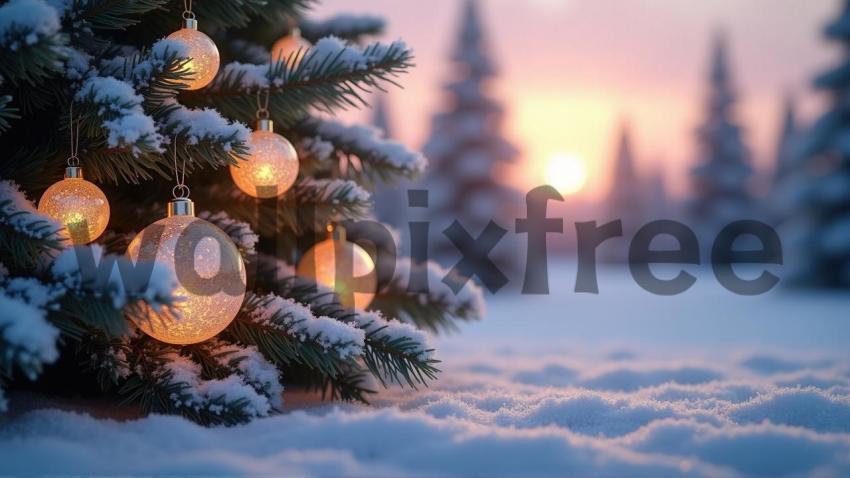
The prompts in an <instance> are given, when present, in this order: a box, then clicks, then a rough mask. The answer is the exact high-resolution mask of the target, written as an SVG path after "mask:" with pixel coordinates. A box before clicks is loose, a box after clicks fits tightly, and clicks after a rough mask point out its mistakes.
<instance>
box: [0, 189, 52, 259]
mask: <svg viewBox="0 0 850 478" xmlns="http://www.w3.org/2000/svg"><path fill="white" fill-rule="evenodd" d="M59 230H60V226H59V224H57V223H55V222H53V221H51V220H49V219H48V218H46V217H44V216H41V215H39V214H38V212H37V211H36V209H35V206H34V205H33V204H32V203H31V202H29V201H28V200H27V199H26V197H25V196H24V194H23V193H22V192H21V191H20V189H19V188H18V186H17V185H16V184H15V183H12V182H10V181H0V262H2V263H3V264H4V265H5V266H6V267H8V268H10V269H11V271H12V272H13V273H17V274H32V273H33V272H34V271H36V270H39V269H40V268H41V265H42V260H43V258H44V257H46V256H49V255H50V254H54V253H56V252H57V251H59V250H60V249H61V248H62V247H63V239H62V238H61V237H60V235H59Z"/></svg>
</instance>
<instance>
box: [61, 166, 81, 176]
mask: <svg viewBox="0 0 850 478" xmlns="http://www.w3.org/2000/svg"><path fill="white" fill-rule="evenodd" d="M65 179H83V168H81V167H79V166H68V167H67V168H65Z"/></svg>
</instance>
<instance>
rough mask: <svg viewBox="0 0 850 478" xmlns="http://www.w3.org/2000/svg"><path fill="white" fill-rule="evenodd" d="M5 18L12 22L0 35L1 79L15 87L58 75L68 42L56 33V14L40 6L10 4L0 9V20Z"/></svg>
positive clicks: (57, 20) (57, 17)
mask: <svg viewBox="0 0 850 478" xmlns="http://www.w3.org/2000/svg"><path fill="white" fill-rule="evenodd" d="M7 16H8V18H11V19H12V21H11V22H10V24H9V25H8V27H7V28H5V29H4V30H3V31H2V32H0V77H2V78H4V79H5V80H8V81H9V82H10V83H11V84H12V85H13V86H14V87H18V86H21V85H23V84H28V85H31V86H38V85H40V84H41V83H42V82H44V81H45V80H47V79H48V78H51V77H53V76H58V75H61V73H62V69H61V65H62V62H61V60H62V59H63V53H62V48H63V47H64V46H65V45H66V44H67V43H68V38H67V36H66V35H65V34H63V33H60V32H59V29H60V26H61V25H60V22H59V15H58V13H57V12H56V10H55V9H54V8H53V7H51V6H49V5H47V4H46V3H43V2H40V3H27V2H11V3H6V4H5V5H2V6H0V17H7ZM15 20H18V21H19V22H20V23H15Z"/></svg>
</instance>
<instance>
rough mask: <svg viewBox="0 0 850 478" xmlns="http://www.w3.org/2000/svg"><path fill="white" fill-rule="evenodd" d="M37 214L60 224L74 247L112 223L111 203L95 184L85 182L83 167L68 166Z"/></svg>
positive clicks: (39, 204) (47, 191)
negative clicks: (110, 221) (62, 177)
mask: <svg viewBox="0 0 850 478" xmlns="http://www.w3.org/2000/svg"><path fill="white" fill-rule="evenodd" d="M38 212H39V213H40V214H43V215H45V216H47V217H50V218H52V219H54V220H56V221H58V222H59V223H61V224H62V225H63V226H64V227H65V229H64V230H63V233H64V234H67V237H68V238H69V239H70V240H71V242H72V243H73V244H87V243H89V242H92V241H94V240H95V239H97V238H98V237H99V236H100V235H101V234H103V231H105V230H106V225H107V224H108V223H109V201H107V200H106V195H104V194H103V191H101V190H100V188H99V187H97V186H96V185H95V184H94V183H91V182H89V181H86V180H85V179H83V168H81V167H79V166H68V167H67V168H65V179H63V180H61V181H59V182H58V183H55V184H53V185H52V186H50V187H49V188H47V190H46V191H44V194H42V195H41V199H40V200H39V201H38Z"/></svg>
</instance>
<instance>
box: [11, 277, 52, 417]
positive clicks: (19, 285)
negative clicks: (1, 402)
mask: <svg viewBox="0 0 850 478" xmlns="http://www.w3.org/2000/svg"><path fill="white" fill-rule="evenodd" d="M0 269H2V270H0V376H7V377H10V376H12V373H13V372H14V371H15V370H18V371H20V372H21V373H23V374H24V376H25V377H27V378H28V379H30V380H35V378H36V377H37V376H38V375H39V374H40V373H41V370H42V367H43V366H44V365H45V364H49V363H53V362H54V361H56V359H57V358H59V351H58V348H57V340H58V339H59V330H57V329H56V327H54V326H53V325H51V324H50V322H49V321H48V320H47V313H48V310H49V309H51V308H55V301H56V299H57V297H58V295H59V294H58V291H57V290H56V288H53V287H50V286H47V285H44V284H42V283H41V282H39V281H37V280H36V279H33V278H24V277H8V276H7V275H6V274H7V272H8V271H6V270H5V267H3V265H2V264H0ZM0 411H2V407H0Z"/></svg>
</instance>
